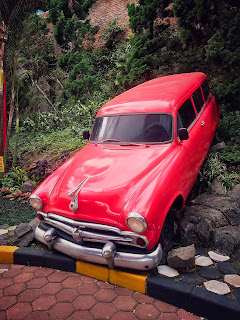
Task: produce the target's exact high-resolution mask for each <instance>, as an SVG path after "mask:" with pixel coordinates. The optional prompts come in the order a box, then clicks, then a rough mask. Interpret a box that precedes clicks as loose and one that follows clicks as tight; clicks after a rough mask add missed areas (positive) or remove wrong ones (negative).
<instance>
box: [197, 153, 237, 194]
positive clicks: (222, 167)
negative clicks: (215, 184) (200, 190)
mask: <svg viewBox="0 0 240 320" xmlns="http://www.w3.org/2000/svg"><path fill="white" fill-rule="evenodd" d="M203 175H204V176H205V177H206V178H207V180H208V181H209V182H211V181H213V180H214V179H215V178H218V179H219V180H220V181H221V183H222V185H223V186H224V187H225V188H226V190H230V189H232V188H233V187H234V186H235V185H236V184H238V183H239V182H240V174H238V173H237V172H228V170H227V166H226V164H224V163H223V162H222V161H221V160H220V158H219V156H218V154H217V153H210V154H209V155H208V157H207V161H206V163H205V166H204V168H203Z"/></svg>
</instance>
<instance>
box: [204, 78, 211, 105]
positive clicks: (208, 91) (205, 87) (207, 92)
mask: <svg viewBox="0 0 240 320" xmlns="http://www.w3.org/2000/svg"><path fill="white" fill-rule="evenodd" d="M202 91H203V96H204V99H205V101H207V99H208V97H209V94H210V89H209V86H208V82H207V80H205V81H204V82H203V84H202Z"/></svg>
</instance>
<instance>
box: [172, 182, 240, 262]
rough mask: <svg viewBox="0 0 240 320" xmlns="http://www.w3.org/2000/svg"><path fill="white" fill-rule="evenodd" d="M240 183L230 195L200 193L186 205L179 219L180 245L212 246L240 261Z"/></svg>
mask: <svg viewBox="0 0 240 320" xmlns="http://www.w3.org/2000/svg"><path fill="white" fill-rule="evenodd" d="M239 199H240V185H237V186H235V188H234V189H233V190H232V191H231V193H230V197H228V196H220V195H216V194H206V193H204V194H201V195H199V196H198V197H197V198H195V199H194V200H192V203H191V205H190V206H188V207H186V208H185V209H184V210H183V211H182V213H181V216H180V218H179V220H178V226H179V228H178V231H179V234H178V236H179V240H178V241H179V242H180V243H181V245H191V244H194V245H195V246H197V247H199V246H200V247H205V248H212V249H213V250H215V251H217V252H218V253H220V254H223V255H228V256H231V259H232V260H234V261H240V205H239Z"/></svg>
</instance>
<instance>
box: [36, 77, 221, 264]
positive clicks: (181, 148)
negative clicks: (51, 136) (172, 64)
mask: <svg viewBox="0 0 240 320" xmlns="http://www.w3.org/2000/svg"><path fill="white" fill-rule="evenodd" d="M219 115H220V111H219V108H218V107H217V104H216V101H215V98H214V97H213V96H212V94H211V92H210V89H209V85H208V81H207V77H206V75H205V74H203V73H186V74H177V75H171V76H166V77H160V78H157V79H154V80H150V81H148V82H146V83H143V84H141V85H139V86H136V87H135V88H133V89H130V90H128V91H126V92H125V93H123V94H121V95H119V96H117V97H115V98H114V99H112V100H111V101H109V102H108V103H106V104H105V105H104V106H103V107H102V108H101V109H100V110H99V112H98V114H97V116H96V119H95V123H94V126H93V129H92V133H91V135H90V134H89V132H88V131H85V132H84V133H83V134H84V138H87V139H89V142H88V144H87V145H86V146H85V147H84V148H83V149H82V150H80V151H79V152H78V153H77V154H75V155H74V156H73V157H72V158H70V159H69V160H68V161H66V162H65V163H64V164H63V165H62V166H61V167H60V168H58V169H57V170H56V171H55V172H54V173H53V174H51V175H50V176H49V177H48V178H47V179H46V180H45V181H43V183H42V184H41V185H40V186H39V187H38V188H37V189H36V190H35V191H34V193H33V194H32V195H31V197H30V204H31V205H32V206H33V207H34V208H36V209H37V210H38V217H39V219H40V221H41V222H40V224H39V226H38V227H37V229H36V234H35V236H36V238H37V239H38V240H39V241H40V242H42V243H44V244H46V245H47V246H48V248H49V249H55V250H58V251H60V252H62V253H65V254H67V255H70V256H72V257H74V258H76V259H78V260H82V261H89V262H93V263H98V264H106V265H108V266H109V268H114V267H124V268H131V269H138V270H149V269H152V268H154V267H156V266H157V265H158V264H159V262H160V260H161V256H162V250H166V251H168V250H169V249H170V248H171V244H172V239H173V226H174V209H178V210H179V209H181V208H183V206H184V203H185V200H186V198H187V196H188V194H189V192H190V190H191V188H192V186H193V184H194V181H195V179H196V177H197V175H198V172H199V170H200V168H201V166H202V164H203V161H204V159H205V157H206V155H207V153H208V150H209V147H210V145H211V142H212V139H213V137H214V133H215V130H216V128H217V125H218V122H219Z"/></svg>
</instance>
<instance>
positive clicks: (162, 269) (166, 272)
mask: <svg viewBox="0 0 240 320" xmlns="http://www.w3.org/2000/svg"><path fill="white" fill-rule="evenodd" d="M157 269H158V273H159V274H160V275H162V276H164V277H168V278H177V277H178V276H179V273H178V271H177V270H176V269H173V268H171V267H169V266H166V265H162V266H158V267H157Z"/></svg>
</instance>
